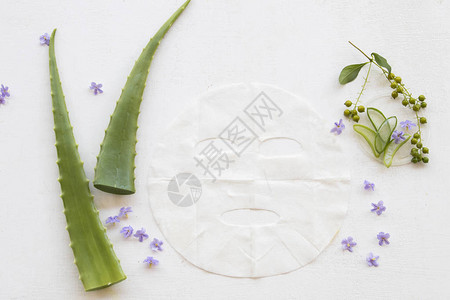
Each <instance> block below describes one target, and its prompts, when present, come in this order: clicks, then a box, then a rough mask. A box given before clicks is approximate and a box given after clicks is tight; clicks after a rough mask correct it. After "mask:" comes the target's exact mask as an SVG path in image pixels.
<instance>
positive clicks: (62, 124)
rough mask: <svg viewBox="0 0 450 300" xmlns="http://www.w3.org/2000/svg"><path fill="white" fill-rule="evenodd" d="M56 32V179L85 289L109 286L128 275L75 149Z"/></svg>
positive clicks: (51, 48) (53, 63)
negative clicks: (60, 74) (65, 98)
mask: <svg viewBox="0 0 450 300" xmlns="http://www.w3.org/2000/svg"><path fill="white" fill-rule="evenodd" d="M55 33H56V29H55V30H54V31H53V33H52V36H51V38H50V45H49V57H50V86H51V92H52V104H53V117H54V123H55V127H54V130H55V138H56V144H55V146H56V152H57V155H58V161H57V164H58V168H59V178H58V181H59V184H60V185H61V198H62V201H63V204H64V214H65V215H66V221H67V227H66V229H67V231H68V232H69V236H70V247H71V248H72V250H73V255H74V257H75V261H74V262H75V264H76V266H77V267H78V272H79V273H80V279H81V282H82V283H83V286H84V289H85V290H86V291H93V290H97V289H101V288H105V287H108V286H111V285H113V284H115V283H118V282H120V281H122V280H124V279H126V278H127V277H126V276H125V274H124V273H123V271H122V268H121V267H120V263H119V260H118V259H117V257H116V254H115V253H114V250H113V247H112V244H111V242H110V241H109V239H108V236H107V235H106V229H105V227H104V226H103V224H102V222H101V221H100V219H99V217H98V210H97V208H96V207H95V205H94V201H93V200H94V197H93V196H92V194H91V191H90V190H89V180H88V179H87V178H86V174H85V173H84V169H83V162H82V161H81V159H80V154H79V153H78V145H77V144H76V142H75V138H74V136H73V131H72V126H71V125H70V120H69V113H68V112H67V108H66V102H65V100H64V94H63V90H62V87H61V82H60V79H59V73H58V67H57V65H56V58H55Z"/></svg>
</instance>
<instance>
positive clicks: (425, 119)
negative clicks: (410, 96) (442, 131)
mask: <svg viewBox="0 0 450 300" xmlns="http://www.w3.org/2000/svg"><path fill="white" fill-rule="evenodd" d="M419 121H420V124H425V123H426V122H427V118H425V117H421V118H420V119H419Z"/></svg>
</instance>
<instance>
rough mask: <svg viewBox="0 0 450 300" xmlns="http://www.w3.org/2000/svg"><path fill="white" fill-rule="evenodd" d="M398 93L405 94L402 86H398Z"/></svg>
mask: <svg viewBox="0 0 450 300" xmlns="http://www.w3.org/2000/svg"><path fill="white" fill-rule="evenodd" d="M397 93H400V94H401V93H403V88H402V87H401V86H398V87H397Z"/></svg>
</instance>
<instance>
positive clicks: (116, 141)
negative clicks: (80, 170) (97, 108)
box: [94, 0, 190, 195]
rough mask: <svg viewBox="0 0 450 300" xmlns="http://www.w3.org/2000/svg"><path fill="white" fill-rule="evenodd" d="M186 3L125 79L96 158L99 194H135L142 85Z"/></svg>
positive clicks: (143, 86)
mask: <svg viewBox="0 0 450 300" xmlns="http://www.w3.org/2000/svg"><path fill="white" fill-rule="evenodd" d="M189 2H190V0H188V1H186V2H185V3H184V4H183V5H182V6H181V7H180V8H179V9H178V10H177V11H176V12H175V13H174V14H173V15H172V16H171V17H170V18H169V20H167V21H166V23H164V25H163V26H162V27H161V28H160V29H159V30H158V32H157V33H156V34H155V35H154V36H153V38H152V39H150V41H149V42H148V44H147V46H146V47H145V48H144V50H143V51H142V54H141V55H140V56H139V58H138V60H137V61H136V63H135V65H134V67H133V69H132V70H131V73H130V75H129V76H128V79H127V82H126V84H125V87H124V88H123V90H122V94H121V95H120V98H119V100H118V101H117V104H116V108H115V110H114V112H113V114H112V115H111V119H110V122H109V125H108V128H107V129H106V131H105V137H104V139H103V142H102V144H101V145H100V153H99V155H98V156H97V166H96V167H95V177H94V186H95V187H96V188H97V189H99V190H102V191H104V192H108V193H113V194H120V195H129V194H134V193H135V192H136V189H135V186H134V180H135V178H136V177H135V175H134V169H135V168H136V166H135V163H134V161H135V157H136V143H137V140H136V133H137V129H138V125H137V121H138V116H139V112H140V111H139V107H140V105H141V102H142V94H143V93H144V88H145V82H146V80H147V76H148V72H149V69H150V65H151V62H152V59H153V55H154V54H155V51H156V49H157V48H158V46H159V44H160V43H161V40H162V39H163V37H164V35H165V34H166V32H167V31H168V30H169V28H170V27H171V26H172V24H173V23H174V22H175V21H176V19H177V18H178V17H179V16H180V14H181V13H182V12H183V11H184V9H185V8H186V6H187V5H188V4H189Z"/></svg>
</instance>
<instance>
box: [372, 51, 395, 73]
mask: <svg viewBox="0 0 450 300" xmlns="http://www.w3.org/2000/svg"><path fill="white" fill-rule="evenodd" d="M372 56H373V58H375V61H376V62H377V64H379V65H380V66H382V67H383V68H385V69H386V70H387V71H388V72H389V73H388V74H391V66H390V65H389V64H388V62H387V60H386V58H384V57H383V56H381V55H380V54H378V53H375V52H373V53H372Z"/></svg>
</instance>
